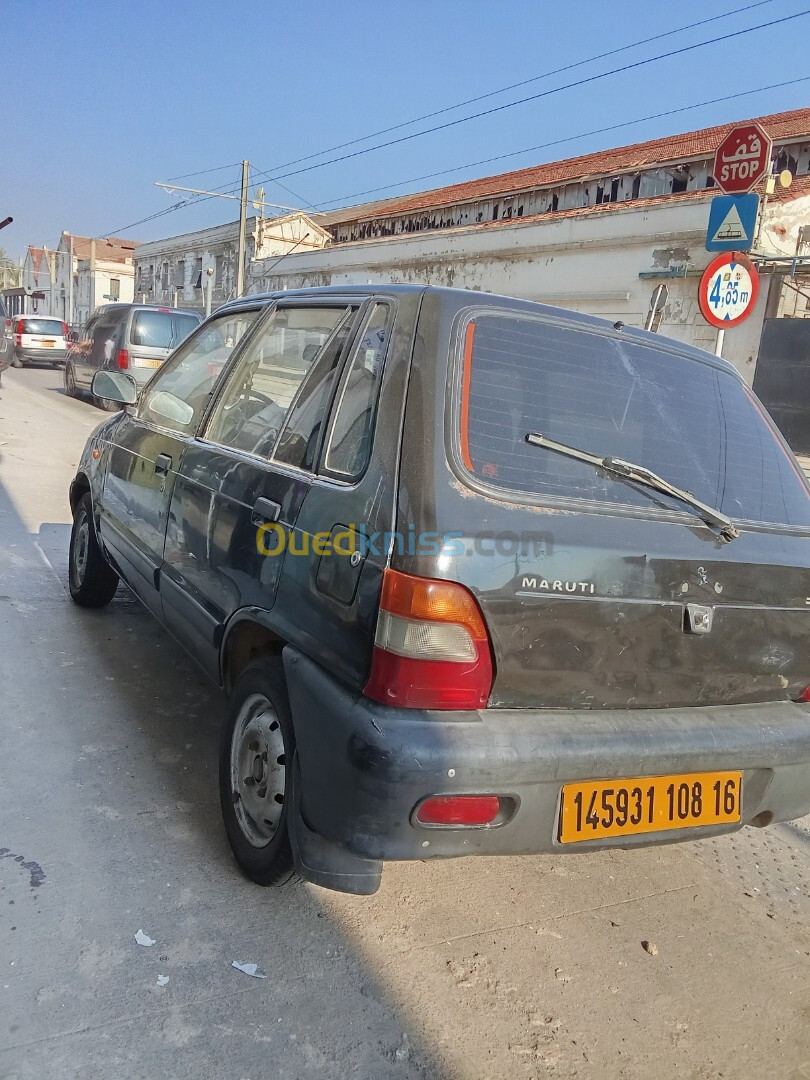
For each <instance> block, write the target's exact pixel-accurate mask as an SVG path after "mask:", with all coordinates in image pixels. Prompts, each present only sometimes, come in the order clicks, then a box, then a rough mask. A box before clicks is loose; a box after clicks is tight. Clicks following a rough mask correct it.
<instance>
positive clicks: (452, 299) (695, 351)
mask: <svg viewBox="0 0 810 1080" xmlns="http://www.w3.org/2000/svg"><path fill="white" fill-rule="evenodd" d="M428 293H429V294H433V295H435V296H436V297H437V298H439V300H440V301H441V299H444V300H445V302H447V303H448V304H450V305H451V306H453V307H455V308H459V309H460V308H462V307H489V308H503V309H509V310H512V311H524V312H525V313H526V314H527V315H534V316H535V317H537V316H541V317H544V318H547V319H554V320H555V321H556V322H558V323H564V324H567V325H568V326H569V327H570V328H571V329H572V330H592V331H596V332H599V333H603V334H604V333H613V334H615V333H617V332H619V331H621V333H622V336H623V337H624V339H625V340H631V341H636V342H638V343H639V344H643V345H647V346H653V347H655V348H657V349H663V350H665V351H668V352H675V353H678V354H679V355H681V356H685V357H688V358H691V359H693V360H700V361H701V362H702V363H711V364H712V365H713V366H714V367H717V368H720V369H721V370H723V371H727V372H728V373H730V374H732V375H734V376H736V378H738V379H740V380H741V381H744V380H742V376H741V375H740V373H739V372H738V371H737V369H736V368H735V367H734V365H733V364H731V363H729V361H728V360H724V359H723V358H722V357H720V356H715V355H714V354H713V353H710V352H706V351H705V350H704V349H699V348H697V346H694V345H687V344H685V343H684V342H680V341H676V340H675V339H674V338H668V337H665V336H664V335H662V334H655V333H651V332H650V331H648V330H641V329H639V328H638V327H635V326H627V325H626V324H625V323H624V322H622V321H621V320H619V321H613V320H610V319H602V318H600V317H599V316H598V315H587V314H584V313H583V312H580V311H572V310H571V309H570V308H561V307H553V306H552V305H550V304H541V303H539V302H538V301H536V300H522V299H519V298H518V297H515V296H505V295H503V294H501V293H490V292H483V291H480V290H477V289H451V288H448V287H446V286H443V285H414V284H405V283H402V284H400V283H393V284H386V283H377V282H369V283H368V284H366V285H319V286H315V287H313V288H311V289H287V290H282V291H277V292H266V293H250V294H246V295H245V296H242V297H240V298H239V299H238V300H229V301H228V302H227V303H226V304H223V305H222V306H221V307H219V308H217V309H216V312H213V313H212V314H221V313H223V312H225V311H227V310H229V309H233V308H243V307H245V306H246V305H249V304H251V303H255V304H261V303H264V304H267V303H270V302H271V301H274V300H286V299H291V298H295V297H310V296H316V297H317V296H323V297H329V296H335V297H337V296H341V297H351V296H391V297H396V296H408V295H414V294H422V295H425V294H428Z"/></svg>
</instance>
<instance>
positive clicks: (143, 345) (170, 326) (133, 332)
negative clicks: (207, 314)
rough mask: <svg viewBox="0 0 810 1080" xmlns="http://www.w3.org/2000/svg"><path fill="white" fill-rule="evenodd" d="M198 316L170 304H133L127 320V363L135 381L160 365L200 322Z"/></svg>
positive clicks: (142, 379) (149, 374)
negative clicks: (163, 306) (164, 306)
mask: <svg viewBox="0 0 810 1080" xmlns="http://www.w3.org/2000/svg"><path fill="white" fill-rule="evenodd" d="M199 323H200V317H199V316H197V315H195V314H193V313H191V312H185V311H177V310H174V309H172V308H137V307H136V308H134V309H133V311H132V315H131V318H130V324H129V343H128V345H127V350H128V352H129V366H130V368H131V369H133V372H132V373H133V375H134V376H135V378H136V379H137V380H138V382H144V381H145V380H146V379H148V378H149V377H150V376H151V374H152V372H153V371H154V370H155V369H156V368H159V367H161V365H162V364H163V362H164V361H165V360H166V358H167V357H168V355H169V353H170V352H171V351H172V350H173V349H176V348H177V346H178V345H179V344H180V342H181V341H183V339H184V338H187V337H188V335H189V334H190V333H191V332H192V330H194V329H196V327H197V326H199Z"/></svg>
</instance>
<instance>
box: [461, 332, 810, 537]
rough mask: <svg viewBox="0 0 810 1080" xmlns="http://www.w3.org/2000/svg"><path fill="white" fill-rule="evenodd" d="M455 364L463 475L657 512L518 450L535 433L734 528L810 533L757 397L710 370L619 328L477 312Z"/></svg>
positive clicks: (527, 448)
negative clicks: (671, 493)
mask: <svg viewBox="0 0 810 1080" xmlns="http://www.w3.org/2000/svg"><path fill="white" fill-rule="evenodd" d="M458 364H459V368H460V369H461V370H460V379H459V383H460V401H459V408H458V422H457V423H458V426H457V429H456V432H457V446H458V449H459V451H460V457H461V460H462V462H463V464H464V467H465V469H466V471H467V472H469V473H472V474H474V475H475V476H476V477H477V478H478V479H479V480H481V481H482V482H484V483H486V484H488V485H489V486H492V487H497V488H501V489H506V490H509V491H513V492H517V493H520V494H521V495H523V496H524V497H525V496H529V497H532V496H537V497H538V499H539V500H540V499H542V497H543V496H552V497H563V498H575V499H581V500H586V501H593V502H601V503H610V504H624V505H630V506H634V507H641V506H646V507H650V506H653V505H655V504H654V503H653V501H652V500H651V498H650V495H649V493H648V492H646V491H645V490H644V489H642V488H640V487H638V486H637V485H634V484H632V483H626V482H622V481H621V480H619V479H617V478H615V477H612V476H611V475H610V474H608V473H606V472H604V471H602V470H600V469H597V468H594V467H593V466H591V465H589V464H587V463H585V462H582V461H577V460H574V459H572V458H570V457H567V456H564V455H562V454H560V453H556V452H555V451H553V450H550V449H548V448H538V447H534V446H531V445H529V444H527V443H526V435H527V434H529V433H536V434H540V435H545V436H546V437H547V438H550V439H553V440H554V441H556V442H559V443H566V444H567V445H569V446H573V447H576V448H577V449H578V450H585V451H588V452H589V453H592V454H596V455H598V456H599V457H615V458H623V459H624V460H625V461H630V462H633V463H634V464H637V465H643V466H645V467H646V468H648V469H651V470H652V471H653V472H655V473H657V474H658V475H659V476H661V477H663V478H664V479H665V480H667V481H669V482H670V483H671V484H674V485H675V486H677V487H680V488H685V489H686V490H687V491H690V492H692V494H693V495H695V496H696V497H697V498H698V499H701V500H702V501H703V502H705V503H708V504H709V505H710V506H715V507H717V509H718V510H721V511H722V512H723V513H724V514H727V515H728V516H729V517H730V518H731V519H732V520H734V521H737V520H743V521H745V520H748V521H760V522H769V523H775V524H782V525H800V526H807V525H810V498H808V494H807V488H806V486H805V484H804V481H803V479H802V478H801V477H800V476H799V475H798V473H797V471H796V468H795V466H794V465H793V463H792V461H791V460H790V458H789V457H788V455H787V454H786V453H785V451H784V449H783V448H782V446H781V444H780V443H779V441H778V440H777V438H776V437H775V435H774V434H773V431H772V430H771V427H770V425H769V423H768V421H767V420H766V419H765V417H764V415H763V413H762V411H761V410H760V408H759V406H758V404H757V402H756V401H755V399H754V398H753V397H752V395H751V394H750V392H749V391H748V389H747V388H746V387H745V386H744V384H743V383H742V382H741V381H740V380H739V379H738V378H736V377H735V376H734V375H733V374H732V373H731V372H728V371H724V370H723V369H722V368H720V367H717V366H715V365H714V364H712V363H710V362H702V361H700V360H698V359H693V358H692V357H690V356H686V355H683V354H682V353H679V352H677V351H675V350H672V349H667V348H664V347H661V348H658V347H656V346H655V345H648V344H646V343H644V344H642V343H641V342H639V341H637V340H633V339H632V338H628V337H625V336H623V335H621V334H620V333H617V332H614V333H608V334H606V333H601V332H594V331H591V330H580V329H574V328H573V327H571V326H562V325H560V324H558V323H554V322H551V321H549V320H546V319H539V318H536V317H532V316H526V315H522V314H517V313H516V314H510V313H508V312H498V313H495V312H481V313H480V314H477V315H475V316H474V317H473V318H472V319H471V320H470V321H469V322H468V323H467V324H466V326H465V327H464V328H463V330H462V334H461V342H460V349H459V358H458ZM655 499H656V500H658V501H659V504H662V505H665V506H667V507H671V508H672V509H673V510H678V509H680V508H681V507H680V504H679V503H678V502H677V501H674V500H673V501H672V502H670V501H669V500H668V499H667V497H666V496H658V495H657V494H655Z"/></svg>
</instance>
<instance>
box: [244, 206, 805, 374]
mask: <svg viewBox="0 0 810 1080" xmlns="http://www.w3.org/2000/svg"><path fill="white" fill-rule="evenodd" d="M713 194H714V193H713V192H706V193H705V194H704V193H700V194H699V195H696V196H693V197H690V198H679V199H665V200H662V201H661V202H660V203H656V204H653V205H649V204H647V205H646V206H638V205H635V204H634V203H632V202H630V203H627V204H622V205H618V206H614V207H611V208H610V209H607V210H588V211H582V212H577V213H576V214H573V215H569V216H563V215H553V214H549V215H548V217H547V218H543V219H541V220H537V219H535V220H534V221H525V222H523V221H517V220H515V219H512V221H510V222H509V224H508V225H478V226H469V227H468V226H465V227H463V228H454V229H446V230H443V231H441V232H426V233H417V234H411V235H407V236H401V235H399V236H396V237H389V238H383V239H376V240H365V241H359V242H353V243H348V244H338V245H333V246H331V247H328V248H325V249H323V250H321V251H314V252H303V253H300V254H299V253H298V252H294V253H292V254H290V255H288V256H287V257H286V258H285V259H284V262H283V263H282V264H281V265H279V266H277V267H276V268H271V267H272V260H269V261H268V262H267V263H262V262H255V263H253V264H252V266H251V267H250V269H249V275H248V290H249V291H254V292H255V291H263V290H272V289H282V288H300V287H303V286H309V285H329V284H332V285H341V284H365V283H368V282H415V283H424V284H433V285H446V286H453V287H457V288H465V289H476V290H483V291H487V292H494V293H503V294H506V295H509V296H517V297H521V298H523V299H527V300H536V301H542V302H545V303H549V304H555V305H559V306H560V307H565V308H570V309H572V310H576V311H582V312H587V313H589V314H592V315H598V316H601V317H602V318H605V319H609V320H611V321H616V320H619V319H620V320H622V321H623V322H625V323H627V324H628V325H632V326H644V324H645V320H646V318H647V314H648V311H649V307H650V300H651V298H652V294H653V291H654V290H655V288H656V286H658V285H659V284H666V286H667V289H668V299H667V303H666V306H665V308H664V311H663V316H662V320H661V323H660V325H659V328H658V330H659V333H662V334H665V335H667V336H668V337H672V338H674V339H676V340H678V341H683V342H686V343H688V344H692V345H696V346H698V347H700V348H703V349H707V350H709V351H711V352H714V350H715V346H716V342H717V330H716V329H715V328H714V327H712V326H710V325H709V324H708V323H707V322H706V321H705V320H704V318H703V316H702V315H701V313H700V309H699V306H698V299H697V294H698V283H699V280H700V276H701V274H702V272H703V270H704V269H705V268H706V266H707V265H708V264H709V262H710V261H711V259H712V258H713V257H714V254H713V253H711V252H708V251H706V248H705V240H706V229H707V226H708V217H709V205H710V203H711V199H712V197H713ZM807 202H808V203H809V204H810V200H807ZM771 212H772V213H773V214H774V215H777V214H779V215H784V214H785V209H784V206H781V207H780V206H779V205H776V206H774V207H772V208H771ZM796 213H797V211H796V208H795V207H794V210H793V217H795V216H796ZM799 213H804V214H805V219H806V216H807V210H806V209H804V210H802V209H801V208H799ZM768 220H769V221H770V218H769V219H768ZM265 267H267V268H268V269H265ZM670 271H675V272H677V273H678V274H681V275H682V274H684V273H685V275H686V276H676V277H673V276H669V272H670ZM650 275H653V276H650ZM769 284H770V282H769V281H768V280H766V279H763V287H762V289H761V292H760V297H759V301H758V303H757V305H756V308H755V310H754V312H753V314H752V315H751V316H750V317H749V318H748V319H747V320H746V321H745V322H744V323H742V324H741V325H740V326H739V327H738V328H736V329H733V330H727V331H726V333H725V341H724V344H723V356H724V357H725V358H726V359H728V360H730V361H731V363H733V364H734V365H735V366H736V367H737V369H738V370H739V371H740V372H741V374H743V375H744V377H745V378H746V379H748V380H749V381H751V380H752V379H753V375H754V367H755V364H756V355H757V351H758V347H759V339H760V334H761V332H762V322H763V318H764V312H765V305H766V302H767V296H768V291H769Z"/></svg>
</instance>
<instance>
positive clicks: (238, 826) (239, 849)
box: [219, 656, 296, 885]
mask: <svg viewBox="0 0 810 1080" xmlns="http://www.w3.org/2000/svg"><path fill="white" fill-rule="evenodd" d="M294 753H295V735H294V732H293V726H292V716H291V712H290V700H289V697H288V695H287V684H286V681H285V678H284V666H283V664H282V661H281V657H280V656H273V657H264V658H262V659H258V660H254V661H253V662H252V663H251V664H248V666H247V667H246V668H245V670H244V671H243V672H242V674H241V675H240V676H239V678H238V679H237V681H236V684H235V686H234V688H233V691H232V693H231V699H230V703H229V710H228V718H227V721H226V722H225V723H224V724H223V726H222V734H221V737H220V743H219V795H220V802H221V804H222V817H223V820H224V822H225V832H226V833H227V836H228V842H229V843H230V845H231V850H232V851H233V853H234V855H235V856H236V861H237V862H238V863H239V866H240V868H241V869H242V871H243V872H244V873H245V874H246V875H247V877H249V878H250V879H251V880H252V881H255V882H256V884H257V885H284V884H286V883H287V882H288V881H290V880H292V879H294V878H295V876H296V875H295V870H294V868H293V856H292V848H291V847H290V837H289V833H288V828H287V819H288V816H289V809H290V805H291V799H290V777H291V775H292V768H291V766H292V761H293V756H294Z"/></svg>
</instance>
